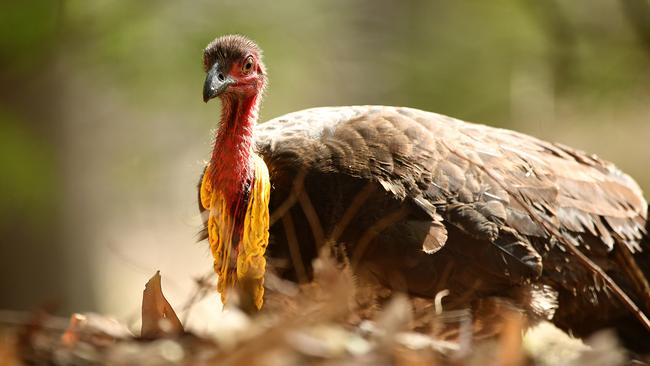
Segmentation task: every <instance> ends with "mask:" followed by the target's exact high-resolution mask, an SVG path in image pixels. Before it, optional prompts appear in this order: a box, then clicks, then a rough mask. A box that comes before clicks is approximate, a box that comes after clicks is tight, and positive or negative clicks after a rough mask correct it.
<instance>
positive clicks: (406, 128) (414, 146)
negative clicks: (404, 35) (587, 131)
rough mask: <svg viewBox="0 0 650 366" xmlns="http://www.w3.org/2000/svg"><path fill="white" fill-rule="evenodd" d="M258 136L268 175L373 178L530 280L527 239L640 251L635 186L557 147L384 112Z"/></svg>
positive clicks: (532, 263) (338, 110) (533, 257)
mask: <svg viewBox="0 0 650 366" xmlns="http://www.w3.org/2000/svg"><path fill="white" fill-rule="evenodd" d="M255 133H256V141H257V147H258V151H259V153H260V154H261V155H262V156H263V157H264V159H265V160H266V161H267V164H269V166H270V169H271V170H273V169H283V167H286V166H292V167H296V166H302V167H305V168H307V169H311V170H317V171H320V172H323V173H343V174H348V175H351V176H354V177H360V178H365V179H371V180H375V181H377V182H379V183H380V184H381V185H382V186H383V187H384V188H385V189H386V190H387V191H389V192H392V193H393V194H394V195H395V196H396V197H397V198H398V199H410V200H412V201H413V202H415V203H416V204H417V205H418V206H420V207H421V208H422V209H423V210H424V211H425V212H427V213H428V214H430V215H431V217H432V220H433V222H434V223H441V222H443V221H444V222H446V223H447V224H451V225H454V226H455V227H457V228H459V229H461V230H463V231H464V232H465V233H467V234H468V235H471V236H473V237H475V238H478V239H485V240H486V241H488V242H490V243H492V244H494V245H495V247H496V248H497V249H498V250H499V251H501V252H502V255H503V259H504V261H506V263H508V261H514V262H518V263H519V264H521V265H523V266H524V267H528V268H529V269H530V271H532V273H533V274H534V275H539V274H541V270H542V266H541V258H540V255H539V254H538V252H539V251H540V248H535V247H533V246H532V245H531V242H530V241H531V240H532V239H533V238H544V239H548V242H553V240H552V239H553V238H554V235H555V233H557V232H559V233H562V234H563V237H564V236H566V239H567V240H570V241H571V242H572V243H573V244H574V245H577V246H579V245H580V244H581V240H582V239H581V235H582V234H589V235H591V236H593V237H596V238H598V239H599V242H600V244H602V246H603V248H602V249H603V250H605V251H610V250H611V249H612V248H613V246H614V242H615V241H618V242H620V243H623V244H625V245H626V246H627V248H628V249H629V250H630V251H631V252H633V253H634V252H637V251H640V250H641V248H640V247H639V241H640V239H641V237H642V236H643V235H644V232H645V229H644V227H645V223H646V219H647V203H646V201H645V200H644V198H643V195H642V193H641V190H640V188H639V187H638V185H637V184H636V183H635V182H634V180H633V179H632V178H630V177H629V176H627V175H625V174H624V173H622V172H621V171H620V170H618V169H617V168H616V167H615V166H614V165H613V164H611V163H609V162H607V161H604V160H601V159H599V158H598V157H596V156H594V155H587V154H585V153H584V152H581V151H577V150H574V149H571V148H569V147H566V146H563V145H560V144H553V143H549V142H545V141H542V140H539V139H537V138H534V137H531V136H528V135H525V134H521V133H517V132H513V131H509V130H504V129H498V128H493V127H488V126H484V125H478V124H472V123H467V122H463V121H460V120H457V119H453V118H450V117H447V116H443V115H439V114H435V113H430V112H424V111H420V110H416V109H410V108H398V107H381V106H360V107H326V108H315V109H308V110H304V111H300V112H295V113H291V114H288V115H285V116H282V117H278V118H276V119H274V120H271V121H269V122H267V123H263V124H261V125H259V126H258V127H257V129H256V131H255ZM271 174H273V173H271ZM549 229H551V231H549ZM444 234H445V235H444V238H446V233H444ZM564 234H566V235H564ZM441 238H443V236H442V235H441ZM443 244H444V241H443ZM543 250H550V249H549V248H548V247H546V248H545V249H542V251H543ZM542 254H543V253H542Z"/></svg>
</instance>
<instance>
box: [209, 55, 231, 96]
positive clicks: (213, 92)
mask: <svg viewBox="0 0 650 366" xmlns="http://www.w3.org/2000/svg"><path fill="white" fill-rule="evenodd" d="M222 69H223V66H222V65H221V64H219V62H215V63H214V65H212V67H211V68H210V70H209V71H208V75H207V76H206V77H205V83H204V84H203V101H204V102H206V103H207V102H208V101H209V100H210V99H212V98H214V97H218V96H219V95H221V94H222V93H223V92H225V91H226V89H228V87H229V86H230V85H232V84H234V83H235V80H233V79H232V78H231V77H230V76H228V75H227V74H226V73H225V72H224V70H222Z"/></svg>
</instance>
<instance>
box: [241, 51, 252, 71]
mask: <svg viewBox="0 0 650 366" xmlns="http://www.w3.org/2000/svg"><path fill="white" fill-rule="evenodd" d="M252 70H253V57H252V56H248V57H246V61H245V62H244V66H242V69H241V71H242V73H243V74H244V75H248V74H250V72H251V71H252Z"/></svg>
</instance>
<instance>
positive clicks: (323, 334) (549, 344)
mask: <svg viewBox="0 0 650 366" xmlns="http://www.w3.org/2000/svg"><path fill="white" fill-rule="evenodd" d="M314 269H315V279H314V281H313V282H312V283H310V284H308V285H301V286H298V285H295V284H293V283H288V282H286V281H283V280H280V279H279V278H277V277H272V276H271V277H267V281H266V282H267V283H266V287H267V289H266V300H265V305H264V309H263V311H261V312H259V313H255V314H254V315H250V314H248V313H247V312H246V311H245V308H246V307H245V306H243V307H237V306H234V305H232V306H229V307H227V308H226V309H225V310H224V311H223V312H222V313H221V315H220V318H219V319H220V320H219V324H218V325H217V326H215V327H213V328H214V329H208V330H207V331H205V330H202V331H195V330H192V329H189V327H188V329H184V322H185V320H186V317H184V319H183V321H181V320H180V319H179V318H178V316H177V315H176V312H175V311H174V309H172V307H171V306H170V305H169V303H168V302H167V300H166V299H165V297H164V295H163V291H162V284H161V277H160V274H159V273H156V274H155V275H154V276H153V277H152V278H151V280H149V282H148V283H147V284H146V287H145V290H144V292H143V301H142V326H141V329H140V334H134V333H135V332H133V331H132V330H130V329H129V328H128V327H127V325H125V324H122V323H120V322H118V321H117V320H115V319H113V318H111V317H109V316H104V315H99V314H74V315H72V316H71V317H70V319H64V318H58V317H54V316H50V315H48V314H47V313H45V312H42V313H31V314H18V313H9V312H4V313H2V312H0V365H11V366H17V365H26V364H32V365H97V364H109V365H212V364H214V365H242V366H243V365H332V366H334V365H400V366H402V365H403V366H406V365H503V366H516V365H574V366H579V365H590V366H591V365H603V366H612V365H642V364H644V363H643V362H641V361H638V360H632V359H631V358H630V357H629V356H628V355H627V354H626V352H625V351H624V350H623V349H622V348H621V347H620V346H619V345H618V343H617V340H616V338H615V337H614V336H613V334H612V333H611V332H603V333H600V334H597V335H595V336H593V337H592V338H590V339H588V340H586V341H585V342H584V343H583V342H582V341H580V340H577V339H573V338H571V337H569V336H568V335H566V334H565V333H563V332H561V331H560V330H558V329H557V328H554V327H553V326H552V325H550V323H541V324H539V325H537V326H535V327H532V328H531V329H529V330H528V331H524V330H525V329H527V328H528V327H527V324H526V319H525V317H524V316H523V314H522V313H521V312H519V311H517V310H516V309H514V308H512V307H510V306H508V305H507V304H506V303H496V305H495V306H493V309H496V311H495V314H497V318H498V319H497V320H495V324H498V325H499V326H498V330H499V331H498V336H492V337H477V336H476V334H478V333H480V331H479V332H477V328H481V327H483V328H485V324H477V322H473V321H472V316H471V315H470V313H469V311H458V310H456V311H444V309H441V305H440V304H441V299H440V298H439V299H437V300H436V301H433V302H432V301H430V300H429V301H423V300H422V299H413V298H407V297H406V296H399V295H397V296H393V295H389V294H386V295H385V296H384V295H383V294H382V292H381V291H377V289H376V288H370V287H365V288H364V287H361V286H359V285H358V284H357V283H356V281H355V279H354V276H352V275H351V272H350V271H349V270H348V269H347V268H346V267H344V266H343V267H342V266H341V265H338V264H337V263H335V261H334V260H332V259H330V258H329V257H327V256H321V258H319V259H317V261H316V262H315V263H314ZM196 283H197V285H196V286H197V288H196V291H195V293H194V295H193V296H192V298H191V299H189V300H188V303H187V305H186V307H185V309H184V310H188V309H190V308H191V307H192V306H193V304H195V303H196V302H197V301H200V299H201V298H202V297H204V296H206V295H207V294H213V291H214V287H215V286H214V283H213V278H212V276H206V277H205V278H201V279H198V280H197V281H196ZM442 295H444V294H441V296H442ZM234 302H237V301H233V303H234ZM240 303H242V302H241V301H240ZM436 304H438V305H436ZM242 308H243V309H244V310H241V309H242ZM249 313H250V312H249Z"/></svg>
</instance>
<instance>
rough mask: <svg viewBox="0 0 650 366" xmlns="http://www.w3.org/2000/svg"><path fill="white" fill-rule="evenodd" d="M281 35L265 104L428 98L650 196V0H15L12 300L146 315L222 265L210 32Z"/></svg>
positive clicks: (278, 109)
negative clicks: (211, 202)
mask: <svg viewBox="0 0 650 366" xmlns="http://www.w3.org/2000/svg"><path fill="white" fill-rule="evenodd" d="M227 33H241V34H245V35H248V36H249V37H251V38H253V39H254V40H256V41H257V42H258V43H259V44H260V45H261V47H262V48H263V49H264V51H265V53H264V55H265V61H266V64H267V66H268V70H269V74H270V88H269V90H268V93H267V96H266V98H265V101H264V103H263V108H262V119H264V120H265V119H270V118H272V117H275V116H278V115H280V114H283V113H286V112H291V111H295V110H299V109H302V108H307V107H313V106H323V105H351V104H388V105H403V106H411V107H417V108H422V109H426V110H431V111H435V112H438V113H443V114H448V115H451V116H454V117H458V118H461V119H465V120H469V121H475V122H480V123H486V124H490V125H494V126H501V127H506V128H512V129H516V130H519V131H522V132H526V133H529V134H532V135H535V136H538V137H542V138H544V139H549V140H552V141H559V142H562V143H565V144H567V145H571V146H574V147H577V148H580V149H583V150H587V151H589V152H594V153H597V154H598V155H600V156H601V157H604V158H606V159H608V160H611V161H614V162H615V163H616V164H617V165H618V166H619V167H621V168H622V169H623V170H625V171H626V172H628V173H629V174H631V175H632V176H633V177H635V178H636V179H637V180H638V182H639V183H640V184H641V186H642V187H644V188H645V189H646V191H650V169H649V167H650V146H649V144H648V141H649V140H650V5H649V3H648V2H647V1H646V0H624V1H614V0H545V1H537V0H520V1H516V0H512V1H506V0H498V1H489V2H488V1H454V0H449V1H426V0H420V1H399V2H398V1H388V0H381V1H377V0H363V1H349V0H335V1H331V0H320V1H299V0H293V1H274V2H271V1H269V2H253V1H242V0H238V1H211V0H210V1H208V0H202V1H192V2H180V1H118V0H95V1H85V0H60V1H54V0H52V1H22V2H21V1H13V2H10V1H8V2H3V4H2V5H0V169H1V170H0V308H3V309H24V310H27V309H34V308H40V307H43V306H51V307H53V308H54V309H55V311H56V312H57V313H60V314H66V313H68V312H71V311H89V310H92V311H101V312H106V313H111V314H115V315H116V316H119V317H127V316H129V315H131V314H133V313H136V314H137V312H138V307H139V304H140V298H141V291H142V289H143V286H144V283H145V282H146V280H147V279H148V278H149V277H150V276H151V275H152V274H153V273H154V272H155V270H157V269H160V270H161V271H162V274H163V287H164V290H165V292H166V294H167V295H168V297H169V298H170V302H171V303H172V305H177V304H179V303H181V302H182V301H183V300H184V299H185V298H186V297H187V293H188V292H189V291H190V290H191V289H192V278H193V277H195V276H197V275H201V274H203V273H205V272H206V271H209V270H210V268H211V258H210V255H209V252H208V250H207V245H206V244H205V243H196V233H197V232H198V230H199V227H200V220H199V217H198V215H197V210H198V208H197V204H196V196H197V195H196V183H197V180H198V175H199V172H200V170H201V167H202V165H203V161H204V159H206V158H207V157H208V155H209V152H210V142H211V136H212V135H211V130H212V129H214V128H215V127H216V122H217V118H218V115H219V105H218V103H210V104H207V105H206V104H204V103H203V101H202V98H201V90H202V84H203V79H204V73H203V71H202V68H201V53H202V49H203V47H204V46H205V45H206V44H207V43H208V42H209V41H211V40H212V39H213V38H215V37H216V36H218V35H223V34H227Z"/></svg>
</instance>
